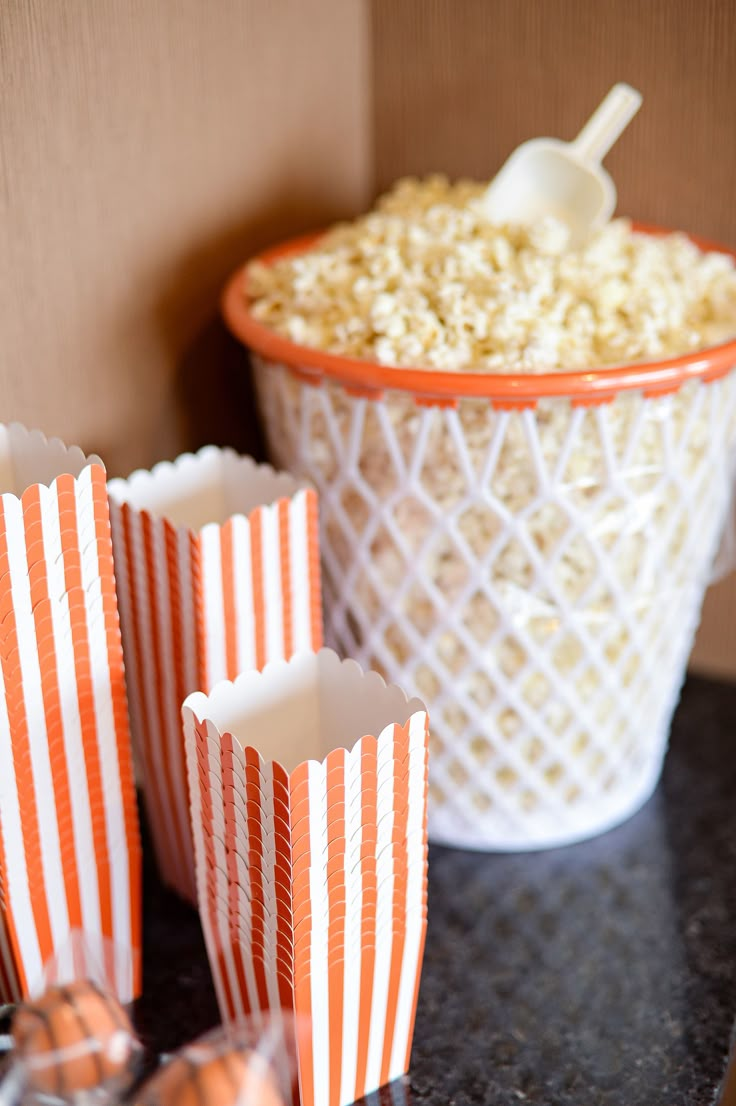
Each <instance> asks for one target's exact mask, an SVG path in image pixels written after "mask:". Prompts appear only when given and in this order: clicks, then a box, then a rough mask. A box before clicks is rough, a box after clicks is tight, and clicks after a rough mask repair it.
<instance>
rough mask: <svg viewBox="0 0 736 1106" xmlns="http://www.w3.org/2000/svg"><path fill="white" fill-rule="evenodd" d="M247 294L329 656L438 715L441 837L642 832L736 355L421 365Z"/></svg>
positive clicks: (728, 454)
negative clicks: (499, 368)
mask: <svg viewBox="0 0 736 1106" xmlns="http://www.w3.org/2000/svg"><path fill="white" fill-rule="evenodd" d="M306 244H307V242H305V241H304V240H301V241H299V242H296V243H291V244H288V245H287V246H286V247H281V248H279V249H278V250H276V251H270V253H268V254H266V255H264V256H263V257H262V258H261V260H264V261H266V262H268V261H269V260H273V259H275V257H276V256H283V254H284V253H285V252H287V251H294V252H295V251H298V250H302V249H304V248H305V245H306ZM243 282H244V275H243V273H242V272H239V273H238V274H236V275H235V277H234V278H233V280H232V281H231V282H230V284H229V286H228V290H227V292H226V295H225V302H224V307H225V315H226V318H227V320H228V322H229V324H230V326H231V327H232V329H233V330H234V331H235V333H237V334H238V335H239V336H240V337H241V338H242V339H243V340H244V341H245V342H246V344H248V345H249V346H250V347H251V349H252V350H253V351H254V357H253V361H254V368H255V380H256V386H257V391H258V397H259V403H260V406H261V409H262V413H263V416H264V419H265V425H266V430H267V434H268V440H269V444H270V450H271V454H272V459H273V461H274V462H275V463H276V464H277V465H279V466H280V467H282V468H286V469H289V470H291V471H292V472H293V473H294V474H295V475H296V476H298V477H299V478H304V479H308V480H309V481H311V482H312V483H313V484H314V485H315V486H316V487H317V489H318V491H319V494H320V498H321V525H322V554H323V567H324V596H325V611H326V636H327V640H328V641H329V642H330V643H331V644H333V645H334V647H335V648H337V649H338V650H339V651H341V652H342V653H343V654H345V655H348V656H352V657H354V658H355V659H356V660H358V661H359V662H360V663H361V664H362V665H363V666H365V667H369V668H374V669H377V670H378V671H380V672H382V673H384V674H385V676H386V678H387V679H388V680H390V681H391V682H393V683H397V684H399V685H400V686H401V687H403V688H404V689H405V691H406V692H407V693H408V694H410V695H418V696H420V697H421V698H423V700H424V701H425V702H426V703H427V706H428V709H429V711H430V717H431V719H432V724H431V729H432V735H431V757H430V813H429V829H430V837H431V838H432V839H433V840H435V841H441V842H445V843H449V844H453V845H459V846H464V847H470V848H482V849H498V850H516V849H532V848H541V847H550V846H554V845H561V844H564V843H568V842H572V841H575V840H579V839H581V838H585V837H589V836H591V835H593V834H596V833H600V832H602V831H604V830H606V829H608V828H610V827H611V826H613V825H615V824H616V823H618V822H620V821H622V820H623V819H624V818H626V817H627V816H628V815H630V814H632V813H633V812H634V811H635V810H636V809H637V808H638V807H639V806H641V804H642V803H643V802H644V801H645V800H646V799H647V798H648V797H649V795H650V794H651V792H652V790H653V788H654V787H655V785H656V783H657V780H658V778H659V774H660V770H661V766H662V760H663V756H664V753H665V749H666V744H667V736H668V731H669V725H670V720H671V717H672V712H673V710H674V706H675V703H676V700H677V697H678V694H679V689H680V686H681V683H682V680H683V677H684V672H685V666H686V662H687V657H688V654H689V651H690V647H691V644H692V639H693V635H694V632H695V628H696V626H697V622H698V618H699V612H700V607H701V603H702V598H703V593H704V590H705V588H706V585H707V581H708V577H709V572H710V568H711V564H712V561H713V557H714V554H715V551H716V548H717V544H718V538H719V535H720V532H721V529H722V526H723V522H724V519H725V515H726V512H727V508H728V503H729V498H730V487H731V479H730V474H731V472H732V464H731V459H732V454H733V447H734V444H735V443H736V373H734V372H733V371H732V369H733V368H734V367H735V366H736V342H731V343H728V344H726V345H722V346H719V347H715V348H713V349H711V350H708V351H706V352H705V353H700V354H696V355H691V356H687V357H681V358H678V359H674V360H670V361H663V362H659V363H657V364H653V365H646V366H642V365H639V366H629V367H625V368H620V369H607V370H597V371H590V372H585V373H580V372H578V373H564V374H560V373H557V374H554V375H552V374H549V375H539V376H513V375H502V376H501V375H489V374H475V373H474V374H457V373H441V372H434V371H421V370H417V371H414V370H411V371H407V370H401V369H391V368H386V367H383V366H377V365H374V364H370V363H366V362H360V361H356V360H350V359H347V358H341V357H336V356H334V355H329V354H325V353H322V352H319V351H315V350H312V349H307V348H305V347H300V346H296V345H294V344H293V343H290V342H288V341H287V340H286V339H282V338H280V337H279V336H277V335H275V334H274V333H273V332H272V331H269V330H267V329H266V328H264V327H263V326H261V325H260V324H258V323H257V322H256V321H255V320H254V319H253V318H252V316H251V315H250V313H249V312H248V308H247V301H246V298H245V292H244V283H243Z"/></svg>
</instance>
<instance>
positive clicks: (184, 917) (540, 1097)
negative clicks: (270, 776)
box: [136, 679, 736, 1106]
mask: <svg viewBox="0 0 736 1106" xmlns="http://www.w3.org/2000/svg"><path fill="white" fill-rule="evenodd" d="M735 745H736V687H729V686H725V685H722V684H717V683H713V682H709V681H705V680H699V679H690V680H689V681H688V683H687V684H686V686H685V689H684V692H683V697H682V701H681V704H680V707H679V709H678V712H677V715H676V718H675V722H674V727H673V733H672V744H671V749H670V753H669V755H668V759H667V763H666V767H665V772H664V777H663V779H662V782H661V784H660V787H659V788H658V790H657V792H656V793H655V795H654V797H653V798H652V799H651V800H650V802H649V803H648V804H647V805H646V807H645V808H644V809H643V810H642V811H641V812H640V813H639V814H638V815H636V816H635V817H634V818H633V819H631V820H630V821H629V822H628V823H627V824H626V825H624V826H622V827H620V828H619V829H617V830H614V831H612V832H611V833H609V834H606V835H605V836H603V837H601V838H598V839H597V840H595V841H592V842H589V843H586V844H584V845H576V846H573V847H569V848H566V849H558V850H555V851H552V852H547V853H536V854H527V855H519V856H500V855H494V856H484V855H480V854H475V853H463V852H457V851H454V850H450V849H443V848H433V849H431V851H430V902H429V933H428V939H427V949H426V959H425V965H424V974H423V977H422V988H421V994H420V999H419V1011H418V1016H417V1026H416V1036H415V1044H414V1052H413V1056H412V1069H411V1077H410V1080H409V1081H408V1083H403V1082H402V1083H400V1084H398V1085H395V1086H394V1088H393V1089H392V1091H390V1092H388V1091H386V1090H384V1091H383V1092H382V1093H381V1094H380V1095H376V1096H372V1101H373V1102H375V1103H379V1102H380V1103H387V1102H394V1103H396V1104H397V1106H404V1104H405V1106H410V1104H414V1106H420V1104H421V1106H450V1104H452V1106H475V1104H479V1106H481V1104H482V1106H519V1104H523V1103H531V1104H537V1103H538V1104H540V1106H701V1104H703V1106H708V1104H711V1103H713V1102H714V1100H715V1098H716V1096H717V1091H718V1087H719V1084H720V1083H721V1080H722V1078H723V1073H724V1070H725V1067H726V1062H727V1057H728V1045H729V1038H730V1034H731V1027H732V1024H733V1020H734V1016H736V747H735ZM145 906H146V945H145V986H146V993H145V996H144V997H143V999H141V1000H140V1001H139V1003H138V1004H137V1010H136V1022H137V1025H138V1027H139V1029H140V1031H141V1033H142V1035H143V1037H144V1039H145V1041H146V1043H147V1045H148V1046H149V1048H150V1050H151V1054H154V1053H156V1052H160V1051H167V1050H170V1049H173V1048H175V1047H176V1046H177V1045H179V1044H181V1043H183V1042H184V1041H185V1040H187V1039H189V1038H191V1037H193V1036H194V1035H196V1034H197V1033H200V1032H202V1031H203V1030H205V1029H207V1028H208V1027H209V1026H211V1025H213V1024H215V1023H216V1021H217V1009H216V1004H215V999H214V994H213V991H212V986H211V983H210V978H209V972H208V968H207V962H206V957H205V952H204V946H203V943H202V937H201V933H200V929H199V923H198V920H197V917H196V914H195V913H194V911H192V910H190V909H189V908H187V907H185V906H183V905H181V904H180V903H179V902H178V901H177V900H176V899H175V898H174V897H173V896H171V895H169V894H168V893H166V892H165V891H163V890H162V889H161V888H160V887H159V886H158V885H157V883H156V880H155V878H154V876H153V874H152V872H150V871H149V873H148V875H147V880H146V897H145Z"/></svg>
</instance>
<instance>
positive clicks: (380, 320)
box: [248, 176, 736, 373]
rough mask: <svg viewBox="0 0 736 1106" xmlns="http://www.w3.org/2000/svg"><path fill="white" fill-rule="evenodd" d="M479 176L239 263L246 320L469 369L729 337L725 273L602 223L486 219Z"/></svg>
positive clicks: (414, 194) (605, 360) (598, 359)
mask: <svg viewBox="0 0 736 1106" xmlns="http://www.w3.org/2000/svg"><path fill="white" fill-rule="evenodd" d="M483 187H484V186H483V185H481V184H476V183H472V182H468V181H463V182H460V183H458V184H450V183H449V182H448V181H447V180H446V179H445V178H444V177H441V176H434V177H429V178H428V179H426V180H423V181H418V180H411V179H407V180H404V181H400V182H399V183H398V184H397V185H396V186H395V187H394V189H393V190H392V191H391V192H389V193H388V194H387V195H386V196H384V197H383V198H382V199H380V200H379V201H378V204H377V206H376V209H375V210H374V211H373V212H371V213H369V214H368V215H365V216H363V217H361V218H359V219H356V220H355V222H353V223H348V224H341V225H338V226H336V227H335V228H333V229H332V230H331V231H329V232H328V233H327V234H326V235H325V237H324V238H323V239H321V240H320V242H319V243H318V244H317V245H316V247H315V248H314V249H312V250H310V251H308V252H307V253H304V254H301V255H300V256H298V257H294V258H285V259H282V260H280V261H278V262H277V263H276V264H275V265H272V266H264V265H260V264H258V263H256V264H254V265H252V266H250V268H249V272H248V292H249V296H250V297H251V298H252V301H253V302H252V308H251V309H252V312H253V314H254V316H255V317H256V318H258V319H259V320H260V321H261V322H263V323H265V324H267V325H268V326H269V327H272V328H273V329H275V330H277V331H278V332H279V333H281V334H284V335H285V336H287V337H288V338H290V339H292V340H293V341H295V342H298V343H300V344H302V345H307V346H313V347H316V348H319V349H324V350H329V351H330V352H333V353H341V354H345V355H349V356H352V357H360V358H364V359H367V360H373V361H377V362H379V363H380V364H383V365H395V366H422V367H425V368H429V369H444V370H457V371H463V372H466V371H477V372H499V373H506V372H531V373H538V372H544V371H553V370H572V369H579V368H589V367H591V366H594V365H598V366H604V365H612V364H625V363H630V362H634V361H642V360H651V359H658V360H659V359H662V358H666V357H671V356H675V355H677V354H683V353H687V352H690V351H692V350H697V349H700V348H703V347H704V346H708V345H713V344H716V343H718V342H722V341H725V340H727V339H729V338H731V337H733V336H735V335H736V268H735V267H734V262H733V259H732V258H731V257H730V256H728V255H726V254H720V253H703V252H701V251H700V250H699V249H698V248H697V246H695V245H694V244H693V243H692V242H691V241H690V240H689V239H688V238H687V237H686V236H685V235H684V234H668V235H666V236H664V237H654V236H652V235H646V234H638V233H635V232H634V231H633V230H632V228H631V223H630V221H629V220H628V219H615V220H614V221H613V222H611V223H609V224H608V226H606V227H605V228H604V229H603V230H601V231H599V232H598V233H597V234H595V235H594V236H593V237H592V238H591V239H590V241H589V242H588V243H587V244H586V245H585V246H584V247H582V248H581V249H577V250H571V249H570V248H569V235H568V231H567V228H566V227H565V225H564V224H563V223H561V222H559V221H557V220H555V219H545V220H542V221H541V222H540V223H539V224H538V225H536V226H533V227H521V226H497V225H494V224H492V223H490V222H489V221H488V220H487V218H486V216H485V214H484V212H483V209H482V206H481V204H480V203H479V199H480V197H481V195H482V192H483Z"/></svg>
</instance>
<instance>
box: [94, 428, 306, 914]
mask: <svg viewBox="0 0 736 1106" xmlns="http://www.w3.org/2000/svg"><path fill="white" fill-rule="evenodd" d="M216 452H220V453H222V454H226V453H227V452H229V451H215V450H213V448H212V447H208V449H207V450H203V451H201V452H200V454H197V455H196V456H195V457H191V456H189V455H185V459H186V461H187V462H189V463H188V464H185V465H179V463H178V462H174V463H173V465H169V464H167V465H165V466H161V467H159V466H157V468H156V469H154V470H153V472H152V473H135V474H133V476H132V477H131V478H130V479H129V480H128V481H121V480H114V481H111V482H110V485H109V487H110V498H111V518H112V535H113V548H114V555H115V571H116V575H117V579H118V594H119V605H120V618H121V623H122V631H123V649H124V654H125V659H126V668H127V673H128V696H129V702H130V714H131V726H132V730H133V741H134V746H135V750H136V754H137V758H138V761H139V764H140V768H141V774H142V777H143V787H144V792H145V796H146V812H147V816H148V821H149V824H150V828H151V836H152V839H153V845H154V849H155V853H156V858H157V862H158V867H159V871H160V873H161V876H162V878H163V880H164V882H165V883H166V884H168V885H169V886H170V887H171V888H173V889H174V890H175V891H177V892H178V893H179V894H180V895H181V896H182V897H183V898H185V899H187V900H188V901H190V902H196V886H195V879H194V857H193V851H192V840H191V831H190V828H189V795H188V787H187V782H186V765H185V757H184V747H183V741H182V733H181V714H180V708H181V704H182V702H183V701H184V699H185V698H186V696H187V695H188V694H190V693H191V692H193V691H198V690H203V691H209V690H210V689H211V688H212V686H213V685H214V684H215V683H217V682H218V681H219V680H222V679H234V678H235V676H237V675H238V673H240V672H242V671H245V670H247V669H249V668H258V669H260V668H262V667H263V665H264V664H265V663H266V662H267V661H269V660H274V659H276V658H288V657H290V656H291V655H292V653H293V652H294V651H296V650H297V649H308V650H315V649H319V647H320V646H321V644H322V607H321V592H320V574H319V539H318V530H317V527H318V522H317V497H316V493H315V492H313V491H311V490H308V489H307V490H302V491H297V492H295V494H294V495H292V496H284V495H278V494H276V495H274V497H273V498H274V500H275V502H273V503H270V504H268V505H266V504H265V503H264V504H263V505H260V506H256V507H254V509H253V510H251V511H250V512H248V513H247V514H234V515H232V516H231V517H230V518H228V519H227V521H225V522H224V523H223V524H221V525H220V524H218V523H216V522H210V523H208V524H206V525H204V526H202V527H201V528H199V529H195V528H191V527H187V526H176V525H174V523H173V522H172V521H171V520H170V519H169V518H167V517H165V515H166V512H165V510H159V511H158V512H157V513H153V512H152V511H150V510H149V509H147V508H144V507H143V506H141V505H140V504H141V502H143V501H147V500H145V496H146V494H148V493H149V491H150V487H151V484H152V483H153V482H155V481H156V480H157V478H158V477H157V469H160V470H162V471H163V475H164V476H165V477H166V479H167V480H170V481H171V485H170V486H171V492H170V494H171V498H172V502H174V501H176V500H177V499H180V498H181V496H182V494H183V489H184V483H185V481H186V480H187V479H188V478H189V476H190V472H191V467H192V466H196V465H197V464H198V462H199V461H200V459H202V461H203V463H204V461H206V460H210V461H211V459H212V455H213V454H214V453H216ZM181 460H183V459H180V461H181ZM239 460H244V459H239ZM266 470H267V471H268V473H271V475H272V479H271V481H270V486H271V487H272V488H275V489H277V490H278V489H282V488H283V485H284V479H285V478H284V476H283V475H277V474H274V473H273V472H272V470H270V468H268V466H256V465H255V464H252V463H251V464H250V466H249V467H248V468H247V469H246V471H245V475H244V477H243V481H244V483H245V482H247V479H248V478H251V479H254V480H255V479H257V480H259V481H260V484H259V487H260V486H261V485H262V484H263V482H264V471H266ZM294 487H296V485H295V484H294ZM141 489H142V490H141ZM246 490H247V489H246Z"/></svg>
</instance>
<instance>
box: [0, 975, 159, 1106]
mask: <svg viewBox="0 0 736 1106" xmlns="http://www.w3.org/2000/svg"><path fill="white" fill-rule="evenodd" d="M10 1043H11V1046H12V1051H11V1054H10V1057H9V1059H8V1064H7V1072H6V1075H5V1078H4V1080H3V1082H2V1084H0V1103H2V1106H16V1104H20V1103H23V1104H24V1106H25V1104H28V1103H37V1102H52V1101H56V1102H73V1101H74V1102H76V1101H80V1100H81V1099H84V1100H85V1101H91V1100H94V1101H96V1102H99V1103H106V1102H114V1101H117V1100H118V1098H119V1097H120V1096H122V1095H123V1094H124V1093H125V1092H126V1091H127V1090H128V1089H129V1088H130V1087H131V1085H132V1083H133V1080H134V1078H135V1076H136V1073H137V1069H138V1061H139V1059H140V1056H141V1054H142V1048H141V1045H140V1042H139V1041H138V1038H137V1037H136V1034H135V1031H134V1030H133V1027H132V1025H131V1023H130V1019H129V1018H128V1015H127V1014H126V1012H125V1010H124V1009H123V1007H122V1006H121V1005H120V1003H119V1002H118V1000H117V999H116V998H115V997H114V996H113V995H112V994H110V993H109V992H108V991H106V990H104V989H103V988H102V987H101V986H99V984H97V983H95V982H94V981H93V980H91V979H79V980H76V981H74V982H72V983H66V984H54V985H52V986H51V987H49V988H48V989H47V990H45V991H44V992H43V994H41V995H40V996H39V997H38V998H35V999H32V1000H30V1001H28V1002H25V1003H21V1004H20V1005H19V1006H18V1007H16V1009H15V1012H14V1014H13V1017H12V1022H11V1033H10Z"/></svg>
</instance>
